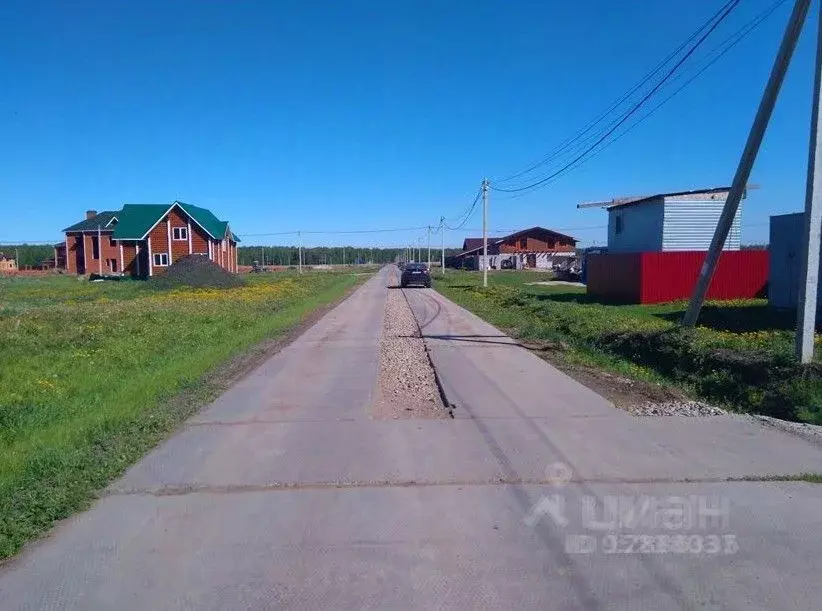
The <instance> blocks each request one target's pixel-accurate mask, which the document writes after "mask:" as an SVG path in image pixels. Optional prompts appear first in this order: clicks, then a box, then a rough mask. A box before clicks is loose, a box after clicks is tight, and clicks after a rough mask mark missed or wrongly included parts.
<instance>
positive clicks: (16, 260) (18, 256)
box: [14, 248, 68, 271]
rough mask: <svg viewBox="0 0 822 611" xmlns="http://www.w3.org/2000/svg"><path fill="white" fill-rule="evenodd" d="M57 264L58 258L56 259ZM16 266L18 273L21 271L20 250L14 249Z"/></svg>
mask: <svg viewBox="0 0 822 611" xmlns="http://www.w3.org/2000/svg"><path fill="white" fill-rule="evenodd" d="M66 258H67V259H68V252H67V253H66ZM55 262H56V258H55ZM14 266H15V267H16V268H17V271H20V249H19V248H15V249H14Z"/></svg>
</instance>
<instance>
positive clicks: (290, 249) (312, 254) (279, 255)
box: [237, 246, 461, 265]
mask: <svg viewBox="0 0 822 611" xmlns="http://www.w3.org/2000/svg"><path fill="white" fill-rule="evenodd" d="M458 252H461V249H459V248H446V249H445V256H446V257H448V256H451V255H453V254H456V253H458ZM405 255H406V250H405V248H363V247H357V246H313V247H311V248H303V265H341V264H342V263H343V262H345V263H347V264H353V263H376V264H382V263H393V262H395V261H400V260H403V259H404V258H405ZM237 258H238V260H239V263H240V265H252V264H253V263H254V261H257V262H258V263H259V264H260V265H297V264H298V263H299V251H298V248H297V246H239V247H238V248H237ZM427 259H428V249H427V248H423V249H422V260H423V261H425V260H427ZM431 260H432V261H439V260H440V250H439V249H436V250H434V249H433V248H432V249H431Z"/></svg>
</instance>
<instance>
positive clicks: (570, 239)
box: [502, 226, 579, 244]
mask: <svg viewBox="0 0 822 611" xmlns="http://www.w3.org/2000/svg"><path fill="white" fill-rule="evenodd" d="M537 231H544V232H546V233H550V234H552V235H555V236H557V237H559V238H564V239H566V240H568V241H569V242H573V243H574V244H576V243H577V242H578V241H579V240H577V239H576V238H574V237H572V236H569V235H566V234H564V233H560V232H559V231H554V230H553V229H546V228H545V227H540V226H536V227H529V228H528V229H521V230H520V231H516V232H514V233H512V234H509V235H507V236H505V237H504V238H502V239H503V240H510V239H511V238H518V237H519V236H521V235H523V234H526V233H534V232H537Z"/></svg>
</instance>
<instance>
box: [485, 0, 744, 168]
mask: <svg viewBox="0 0 822 611" xmlns="http://www.w3.org/2000/svg"><path fill="white" fill-rule="evenodd" d="M732 2H733V0H729V1H728V2H727V3H726V4H725V5H724V6H723V7H722V8H720V9H719V10H718V11H717V12H716V13H714V14H713V15H712V16H711V17H710V19H708V20H707V21H705V22H704V23H703V24H702V25H701V26H700V27H699V28H698V29H697V30H696V31H695V32H693V33H692V34H691V35H690V36H689V37H688V38H687V39H686V40H685V41H683V42H682V43H680V45H679V46H678V47H677V48H676V49H674V50H673V51H671V53H669V54H668V56H667V57H665V59H663V60H662V61H661V62H660V63H658V64H657V65H656V66H655V67H654V68H653V69H652V70H651V71H650V72H649V73H648V74H646V75H645V76H643V77H642V78H641V79H640V80H639V81H638V82H637V83H636V84H634V86H633V87H631V88H630V89H629V90H628V91H627V92H625V93H624V94H623V95H622V96H621V97H620V98H619V99H618V100H616V101H615V102H613V103H612V104H611V105H610V106H609V107H608V109H607V110H605V112H603V113H602V114H601V115H600V116H599V117H597V118H596V119H594V120H593V121H591V122H590V123H588V124H587V125H586V126H585V127H584V128H583V129H582V130H581V131H579V132H577V134H576V135H575V136H573V137H571V138H570V139H568V140H565V141H564V142H562V143H561V144H560V145H559V146H558V147H557V148H556V149H555V150H554V151H553V152H552V153H550V154H549V155H548V156H547V157H544V158H543V159H541V160H540V161H537V162H535V163H534V164H533V165H531V166H529V167H527V168H525V169H524V170H522V171H520V172H517V173H515V174H511V175H510V176H506V177H505V178H501V179H499V180H497V181H495V182H496V183H500V182H508V181H510V180H513V179H514V178H519V177H520V176H523V175H525V174H527V173H529V172H531V171H533V170H535V169H537V168H539V167H541V166H543V165H545V164H547V163H550V162H551V161H552V160H554V159H556V157H558V156H559V154H560V153H562V152H563V151H565V150H567V149H568V148H569V147H571V145H572V144H574V143H575V142H577V141H578V140H580V138H582V137H583V136H584V135H585V134H587V133H588V132H589V131H591V130H592V129H593V128H594V127H596V126H597V125H599V124H600V123H601V122H602V121H603V120H604V119H605V118H606V117H608V115H610V114H611V113H612V112H613V111H614V110H616V109H617V108H619V106H620V105H621V104H623V103H624V102H625V101H627V100H628V99H630V97H631V96H632V95H633V94H634V93H636V92H637V91H639V90H640V89H641V88H642V87H644V86H645V85H646V84H647V83H648V82H649V81H650V80H651V79H652V78H653V77H654V76H656V74H658V73H659V72H660V71H661V70H662V68H664V67H665V66H666V65H668V63H669V62H671V60H673V59H674V57H676V56H677V55H679V53H681V52H682V50H683V49H684V48H685V47H686V46H687V45H688V44H689V43H690V42H692V41H693V40H694V39H695V38H696V37H697V36H699V34H700V33H701V32H702V31H703V30H704V29H705V28H707V27H708V26H709V25H710V24H711V23H713V22H714V20H716V19H717V18H718V17H719V16H720V15H721V14H722V11H724V10H725V9H726V8H727V7H728V5H729V4H731V3H732Z"/></svg>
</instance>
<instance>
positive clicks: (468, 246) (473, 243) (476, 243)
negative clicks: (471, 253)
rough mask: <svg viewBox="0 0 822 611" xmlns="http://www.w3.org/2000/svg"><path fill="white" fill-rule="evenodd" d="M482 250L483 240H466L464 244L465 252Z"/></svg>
mask: <svg viewBox="0 0 822 611" xmlns="http://www.w3.org/2000/svg"><path fill="white" fill-rule="evenodd" d="M476 248H482V238H465V240H464V241H463V243H462V249H463V250H474V249H476Z"/></svg>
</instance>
